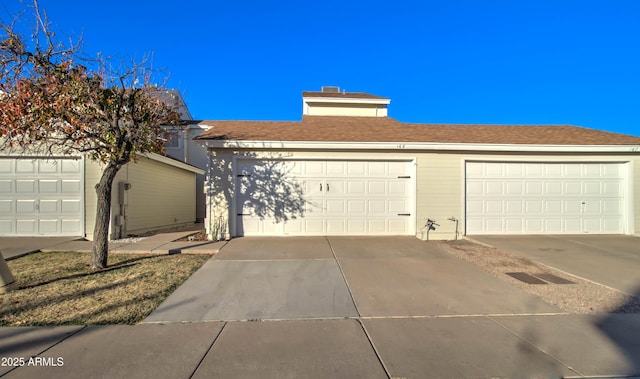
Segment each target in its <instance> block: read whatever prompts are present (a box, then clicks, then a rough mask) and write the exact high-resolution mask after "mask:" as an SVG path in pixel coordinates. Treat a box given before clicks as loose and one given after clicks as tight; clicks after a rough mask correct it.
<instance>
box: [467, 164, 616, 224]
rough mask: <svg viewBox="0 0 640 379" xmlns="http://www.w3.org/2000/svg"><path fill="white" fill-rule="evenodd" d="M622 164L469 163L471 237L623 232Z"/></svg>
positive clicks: (468, 210) (468, 197) (468, 218)
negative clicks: (474, 235)
mask: <svg viewBox="0 0 640 379" xmlns="http://www.w3.org/2000/svg"><path fill="white" fill-rule="evenodd" d="M623 168H624V166H623V164H620V163H498V162H467V163H466V211H467V234H563V233H566V234H572V233H573V234H579V233H595V234H619V233H623V232H624V220H625V212H624V208H625V207H624V204H625V196H624V194H625V185H626V183H625V179H624V178H625V174H624V169H623Z"/></svg>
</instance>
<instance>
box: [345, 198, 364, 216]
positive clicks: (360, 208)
mask: <svg viewBox="0 0 640 379" xmlns="http://www.w3.org/2000/svg"><path fill="white" fill-rule="evenodd" d="M347 210H348V212H349V214H350V215H355V216H365V215H366V214H367V203H366V202H365V201H364V200H363V199H358V200H348V201H347Z"/></svg>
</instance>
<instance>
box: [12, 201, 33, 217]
mask: <svg viewBox="0 0 640 379" xmlns="http://www.w3.org/2000/svg"><path fill="white" fill-rule="evenodd" d="M35 212H36V201H35V200H18V201H16V213H17V214H21V213H35Z"/></svg>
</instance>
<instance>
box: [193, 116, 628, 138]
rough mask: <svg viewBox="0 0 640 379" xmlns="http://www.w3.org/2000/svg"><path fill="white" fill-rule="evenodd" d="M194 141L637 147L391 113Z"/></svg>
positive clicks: (313, 120) (542, 128)
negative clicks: (404, 118) (406, 119)
mask: <svg viewBox="0 0 640 379" xmlns="http://www.w3.org/2000/svg"><path fill="white" fill-rule="evenodd" d="M200 125H205V126H210V127H211V128H210V129H209V130H208V131H206V132H204V133H202V134H201V135H200V136H199V137H198V139H205V140H206V139H209V140H229V141H308V142H406V143H412V142H430V143H476V144H526V145H640V137H634V136H629V135H624V134H617V133H611V132H605V131H601V130H595V129H588V128H583V127H578V126H571V125H485V124H412V123H403V122H399V121H397V120H395V119H392V118H389V117H336V116H304V117H303V119H302V121H203V122H201V124H200Z"/></svg>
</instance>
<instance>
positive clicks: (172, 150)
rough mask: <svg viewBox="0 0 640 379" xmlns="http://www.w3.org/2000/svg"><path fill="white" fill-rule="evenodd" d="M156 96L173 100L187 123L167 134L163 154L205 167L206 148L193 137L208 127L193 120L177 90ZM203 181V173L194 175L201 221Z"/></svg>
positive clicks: (203, 199)
mask: <svg viewBox="0 0 640 379" xmlns="http://www.w3.org/2000/svg"><path fill="white" fill-rule="evenodd" d="M158 96H159V97H160V98H162V99H163V100H164V101H165V102H169V101H171V102H173V105H174V106H175V107H176V108H177V109H178V112H179V113H180V116H181V118H182V120H184V121H185V123H186V124H187V125H184V126H183V127H181V128H180V129H176V130H174V134H171V135H170V136H169V138H168V139H167V142H166V143H165V154H166V155H168V156H170V157H173V158H175V159H177V160H179V161H182V162H185V163H188V164H190V165H192V166H195V167H198V168H200V169H202V170H204V169H206V167H207V162H208V161H209V158H208V156H207V150H206V149H205V148H204V147H203V146H202V145H201V144H199V143H196V142H195V141H194V139H195V138H196V137H198V136H200V134H202V133H203V132H205V131H206V130H208V129H209V127H207V126H203V125H198V123H197V121H193V116H192V115H191V112H189V108H187V104H186V103H185V101H184V99H183V98H182V95H181V94H180V92H179V91H177V90H169V91H166V90H164V91H162V92H161V93H159V95H158ZM204 181H205V176H204V175H203V174H197V175H196V192H195V196H196V220H198V221H199V222H202V221H203V220H204V218H205V217H206V216H205V211H206V206H205V200H206V196H205V192H204Z"/></svg>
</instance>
